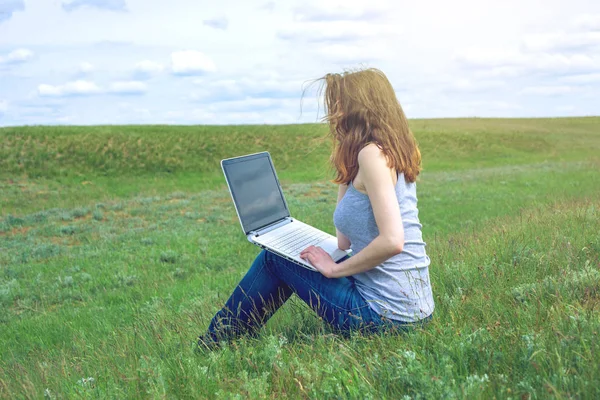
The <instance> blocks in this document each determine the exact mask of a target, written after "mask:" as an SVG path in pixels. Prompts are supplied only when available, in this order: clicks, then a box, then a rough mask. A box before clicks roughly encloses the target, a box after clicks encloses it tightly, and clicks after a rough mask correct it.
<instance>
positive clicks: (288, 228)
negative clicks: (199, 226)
mask: <svg viewBox="0 0 600 400" xmlns="http://www.w3.org/2000/svg"><path fill="white" fill-rule="evenodd" d="M221 168H222V169H223V173H224V174H225V180H226V181H227V186H228V187H229V192H230V193H231V198H232V199H233V204H234V205H235V211H236V212H237V215H238V218H239V220H240V224H241V225H242V230H243V231H244V234H245V235H246V237H247V238H248V240H249V241H250V243H253V244H255V245H257V246H260V247H262V248H263V249H266V250H269V251H271V252H273V253H276V254H278V255H280V256H282V257H284V258H286V259H287V260H290V261H292V262H294V263H296V264H298V265H301V266H302V267H305V268H308V269H311V270H313V271H316V269H315V267H313V266H312V264H310V262H308V261H306V260H303V259H302V258H300V252H301V251H302V250H304V249H306V248H307V247H308V246H311V245H314V246H318V247H321V248H322V249H323V250H325V251H326V252H327V253H328V254H329V255H330V256H331V258H332V259H333V260H334V261H336V262H337V261H339V260H341V259H342V258H344V257H345V256H347V255H348V254H349V252H348V251H345V250H340V249H338V245H337V238H336V237H335V236H332V235H330V234H328V233H326V232H323V231H321V230H319V229H316V228H314V227H312V226H310V225H307V224H305V223H303V222H301V221H299V220H297V219H295V218H292V216H291V215H290V210H289V209H288V205H287V202H286V201H285V197H284V196H283V191H282V190H281V185H280V183H279V179H278V178H277V174H276V172H275V167H274V166H273V161H272V160H271V155H270V154H269V152H266V151H265V152H262V153H256V154H249V155H245V156H241V157H235V158H228V159H225V160H222V161H221Z"/></svg>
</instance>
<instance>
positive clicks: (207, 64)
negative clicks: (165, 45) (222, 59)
mask: <svg viewBox="0 0 600 400" xmlns="http://www.w3.org/2000/svg"><path fill="white" fill-rule="evenodd" d="M171 70H172V71H173V73H174V74H175V75H201V74H204V73H206V72H214V71H216V70H217V67H216V65H215V63H214V61H213V60H212V59H211V58H210V57H209V56H207V55H206V54H204V53H202V52H200V51H196V50H187V51H177V52H174V53H172V54H171Z"/></svg>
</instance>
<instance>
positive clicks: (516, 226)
mask: <svg viewBox="0 0 600 400" xmlns="http://www.w3.org/2000/svg"><path fill="white" fill-rule="evenodd" d="M411 128H412V129H413V131H414V132H415V135H416V136H417V139H418V141H419V143H420V146H421V150H422V153H423V162H424V172H423V174H422V175H421V176H420V178H419V181H418V186H419V189H418V195H419V210H420V218H421V221H422V222H423V225H424V238H425V241H426V242H427V243H428V246H427V251H428V254H429V255H430V257H431V259H432V266H431V277H432V282H433V287H434V297H435V302H436V314H435V317H434V320H433V321H432V322H431V323H430V324H429V325H428V326H427V327H425V328H424V329H423V330H418V331H415V332H412V333H409V334H406V335H401V336H385V335H382V336H373V337H362V336H360V335H355V336H353V337H352V338H350V339H343V338H341V337H338V336H336V335H334V334H332V332H330V331H329V329H328V328H327V327H326V326H325V325H323V323H322V322H321V321H319V320H318V319H317V318H316V316H315V315H314V314H313V313H312V312H311V311H310V310H309V309H308V308H307V307H305V306H304V305H303V304H302V303H301V302H300V301H296V300H297V299H293V300H292V301H291V302H290V303H289V304H286V306H285V307H284V308H283V309H282V310H281V311H280V312H278V313H277V314H276V315H275V316H274V317H273V319H272V320H271V321H270V322H269V324H268V325H267V327H266V329H265V330H264V331H263V332H262V334H261V336H260V337H259V338H257V339H247V340H246V339H245V340H240V341H236V342H234V343H232V344H231V345H230V346H227V347H226V348H224V349H222V350H219V351H216V352H213V353H203V354H200V355H197V354H194V352H193V340H194V338H195V336H197V335H198V334H199V333H201V332H203V330H204V329H205V328H206V326H207V324H208V322H209V319H210V317H211V316H212V315H213V314H214V312H216V311H217V310H218V308H219V307H220V306H221V305H222V303H223V301H224V300H225V299H226V297H227V296H228V295H229V292H230V291H231V289H232V288H233V286H234V285H235V283H236V282H237V281H238V280H239V279H240V277H241V276H242V274H243V273H244V271H245V270H246V269H247V267H248V265H249V263H250V262H251V261H252V260H253V258H254V257H255V255H256V254H257V253H258V250H257V248H255V247H253V246H251V245H250V244H248V242H247V241H246V240H245V238H244V236H243V234H242V232H241V230H240V227H239V223H238V221H237V217H236V215H235V211H234V209H233V206H232V204H231V200H230V198H229V194H228V192H227V190H226V188H225V185H224V180H223V178H222V174H221V172H220V167H219V161H220V160H221V159H222V158H226V157H231V156H235V155H241V154H246V153H252V152H257V151H263V150H268V151H270V152H271V154H272V156H273V158H274V162H275V166H276V168H277V170H278V173H279V175H280V178H281V179H282V182H283V185H284V191H285V193H286V196H287V199H288V203H289V205H290V208H291V211H292V214H293V215H295V216H297V217H298V218H300V219H302V220H304V221H305V222H307V223H310V224H313V225H315V226H317V227H319V228H321V229H323V230H326V231H329V232H333V231H334V228H333V225H332V213H333V210H334V208H335V194H336V188H335V186H334V185H332V184H331V183H329V181H328V180H329V179H330V178H331V176H332V175H331V170H330V169H329V166H328V163H327V161H328V156H329V152H330V141H329V139H328V138H327V137H326V135H327V130H326V127H325V126H323V125H318V124H314V125H289V126H209V127H204V126H202V127H197V126H185V127H184V126H102V127H20V128H3V129H0V194H1V195H0V397H2V398H40V397H43V396H45V397H47V398H54V397H56V398H71V397H83V398H98V397H99V398H106V397H109V398H131V397H134V398H140V397H141V398H157V397H169V398H198V397H202V398H213V397H226V398H232V397H235V396H240V397H243V398H245V397H250V398H281V397H285V396H289V397H310V398H340V397H342V398H346V397H358V398H402V396H404V395H408V396H409V397H411V398H413V397H415V398H440V397H443V398H449V397H456V398H491V397H494V396H495V397H497V398H508V397H512V398H540V397H541V398H546V397H558V398H563V397H575V398H597V397H599V396H600V389H599V388H600V378H599V377H600V366H599V364H598V363H597V362H596V359H595V358H596V354H598V352H599V348H598V342H599V341H598V332H599V331H600V322H599V321H600V318H598V310H599V306H600V214H599V209H600V201H599V200H598V199H599V198H600V177H599V175H600V174H599V173H598V171H599V170H600V168H599V167H600V118H559V119H529V120H528V119H514V120H513V119H450V120H415V121H411ZM89 378H92V379H89Z"/></svg>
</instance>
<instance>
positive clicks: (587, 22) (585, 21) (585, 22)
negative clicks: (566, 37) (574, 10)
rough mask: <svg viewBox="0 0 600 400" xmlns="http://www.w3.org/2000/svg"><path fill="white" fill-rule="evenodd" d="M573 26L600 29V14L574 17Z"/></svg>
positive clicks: (576, 28)
mask: <svg viewBox="0 0 600 400" xmlns="http://www.w3.org/2000/svg"><path fill="white" fill-rule="evenodd" d="M571 26H572V27H573V29H575V30H584V31H600V14H589V13H586V14H583V15H580V16H578V17H576V18H573V21H572V24H571Z"/></svg>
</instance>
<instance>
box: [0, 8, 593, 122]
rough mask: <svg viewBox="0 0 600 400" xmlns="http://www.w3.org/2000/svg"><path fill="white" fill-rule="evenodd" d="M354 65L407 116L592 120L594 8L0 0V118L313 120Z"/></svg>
mask: <svg viewBox="0 0 600 400" xmlns="http://www.w3.org/2000/svg"><path fill="white" fill-rule="evenodd" d="M359 66H366V67H377V68H380V69H381V70H383V71H384V72H385V73H386V74H387V75H388V77H389V78H390V81H391V82H392V84H393V85H394V88H395V90H396V92H397V94H398V98H399V100H400V103H401V104H402V105H403V107H404V109H405V112H406V114H407V115H408V116H409V118H428V117H463V116H481V117H485V116H497V117H508V116H514V117H521V116H567V115H599V114H600V95H599V94H598V93H600V1H598V0H503V1H492V0H487V1H484V0H454V1H446V0H422V1H408V0H388V1H385V0H369V1H364V0H363V1H356V0H343V1H339V0H301V1H294V0H290V1H286V0H280V1H277V2H275V1H265V0H244V1H242V0H235V1H234V0H221V1H204V0H170V1H166V0H162V1H159V0H0V126H10V125H26V124H123V123H177V124H197V123H202V124H239V123H296V122H315V121H317V120H318V118H319V115H318V112H317V99H316V94H315V91H314V90H313V91H308V92H307V94H306V95H305V97H304V101H303V102H302V103H301V94H302V85H303V83H304V82H306V81H309V80H310V79H314V78H318V77H320V76H322V75H324V74H325V73H327V72H338V71H342V70H344V69H347V68H355V67H359ZM301 106H302V107H301Z"/></svg>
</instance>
